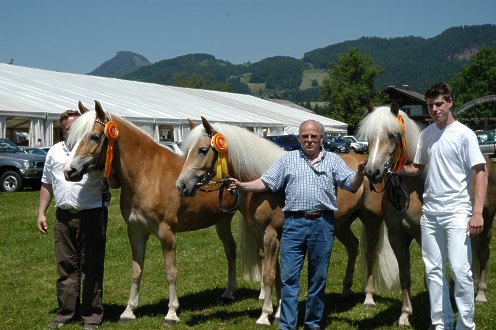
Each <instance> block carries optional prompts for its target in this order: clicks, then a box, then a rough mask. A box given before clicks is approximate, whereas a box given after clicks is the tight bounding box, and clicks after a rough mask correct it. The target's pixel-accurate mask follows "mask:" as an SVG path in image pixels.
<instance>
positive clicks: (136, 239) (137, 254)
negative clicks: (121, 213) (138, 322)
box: [119, 225, 149, 323]
mask: <svg viewBox="0 0 496 330" xmlns="http://www.w3.org/2000/svg"><path fill="white" fill-rule="evenodd" d="M127 236H128V238H129V243H130V245H131V253H132V259H133V260H132V271H133V274H132V282H131V290H130V292H129V300H128V301H127V307H126V310H125V311H124V312H123V313H122V314H121V316H120V321H119V322H121V323H126V322H128V321H131V320H135V319H136V316H135V315H134V311H135V310H136V308H138V305H139V292H140V285H141V278H142V275H143V266H144V262H145V250H146V243H147V241H148V237H149V235H148V234H142V233H140V232H139V231H138V230H134V229H133V227H132V226H130V225H128V227H127Z"/></svg>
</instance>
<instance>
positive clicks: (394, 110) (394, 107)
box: [391, 101, 400, 117]
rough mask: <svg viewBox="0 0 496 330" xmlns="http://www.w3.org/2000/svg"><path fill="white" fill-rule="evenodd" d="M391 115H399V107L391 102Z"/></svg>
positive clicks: (394, 102)
mask: <svg viewBox="0 0 496 330" xmlns="http://www.w3.org/2000/svg"><path fill="white" fill-rule="evenodd" d="M391 113H392V114H393V115H394V116H396V117H397V116H398V114H399V113H400V105H399V104H398V103H396V101H393V103H391Z"/></svg>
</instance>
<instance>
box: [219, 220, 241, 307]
mask: <svg viewBox="0 0 496 330" xmlns="http://www.w3.org/2000/svg"><path fill="white" fill-rule="evenodd" d="M231 222H232V218H231V219H229V220H226V219H221V220H220V221H219V222H217V223H216V224H215V229H216V231H217V236H218V237H219V239H220V240H221V241H222V245H223V246H224V253H225V255H226V259H227V287H226V290H225V291H224V293H223V294H222V297H221V303H222V304H227V303H230V302H233V301H234V291H235V290H236V288H237V283H236V257H237V256H236V241H234V237H233V234H232V230H231Z"/></svg>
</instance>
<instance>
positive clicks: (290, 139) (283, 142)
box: [265, 134, 301, 150]
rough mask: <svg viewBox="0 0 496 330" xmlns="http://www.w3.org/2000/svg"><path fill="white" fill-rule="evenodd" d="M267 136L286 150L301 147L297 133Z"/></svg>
mask: <svg viewBox="0 0 496 330" xmlns="http://www.w3.org/2000/svg"><path fill="white" fill-rule="evenodd" d="M265 138H266V139H267V140H269V141H272V142H274V143H275V144H277V145H279V146H280V147H281V148H283V149H284V150H298V149H300V147H301V146H300V140H298V137H297V136H296V135H292V134H288V135H272V136H266V137H265Z"/></svg>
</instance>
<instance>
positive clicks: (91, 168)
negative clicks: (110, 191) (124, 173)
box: [87, 113, 112, 172]
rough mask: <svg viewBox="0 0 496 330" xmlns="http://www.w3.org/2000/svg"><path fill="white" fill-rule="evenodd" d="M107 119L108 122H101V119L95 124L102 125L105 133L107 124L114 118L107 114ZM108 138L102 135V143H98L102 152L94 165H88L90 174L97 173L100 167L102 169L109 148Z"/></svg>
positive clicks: (97, 119)
mask: <svg viewBox="0 0 496 330" xmlns="http://www.w3.org/2000/svg"><path fill="white" fill-rule="evenodd" d="M105 119H106V122H103V121H101V120H100V118H98V117H97V118H96V119H95V124H100V125H102V126H103V132H105V126H106V123H108V122H110V121H112V117H111V116H110V114H109V113H105ZM108 143H109V142H108V138H107V136H106V135H105V134H104V133H102V135H101V136H100V141H99V142H98V146H99V147H100V152H99V154H98V157H97V158H95V161H94V162H93V163H91V164H90V165H88V169H87V170H88V172H91V171H96V170H97V169H98V168H99V167H100V164H101V163H102V162H103V160H102V159H103V155H104V150H107V148H108Z"/></svg>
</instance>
